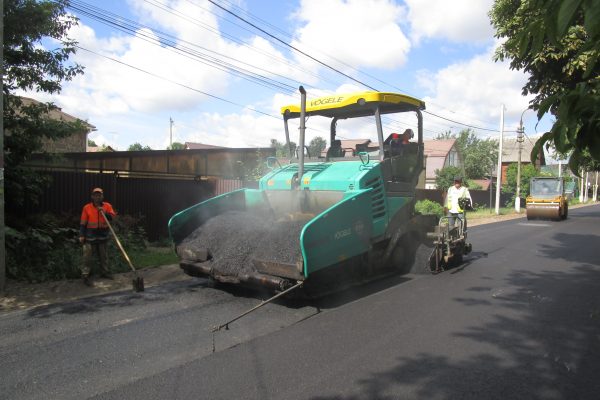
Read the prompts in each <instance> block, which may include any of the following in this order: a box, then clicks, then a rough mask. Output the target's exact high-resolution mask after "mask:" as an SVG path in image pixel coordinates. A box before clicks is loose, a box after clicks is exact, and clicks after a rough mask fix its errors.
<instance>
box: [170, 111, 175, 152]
mask: <svg viewBox="0 0 600 400" xmlns="http://www.w3.org/2000/svg"><path fill="white" fill-rule="evenodd" d="M173 123H174V122H173V118H171V117H169V148H170V149H171V150H173Z"/></svg>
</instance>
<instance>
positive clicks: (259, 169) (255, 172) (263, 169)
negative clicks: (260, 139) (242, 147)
mask: <svg viewBox="0 0 600 400" xmlns="http://www.w3.org/2000/svg"><path fill="white" fill-rule="evenodd" d="M240 163H241V161H240ZM242 165H243V164H242ZM267 170H268V168H267V161H266V158H265V156H264V155H263V153H262V152H261V151H260V150H257V151H256V162H255V163H254V164H253V165H250V166H249V167H244V168H243V171H242V173H241V175H242V177H243V179H246V180H250V181H258V180H259V179H260V178H262V177H263V176H264V175H265V174H266V173H267Z"/></svg>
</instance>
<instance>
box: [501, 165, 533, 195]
mask: <svg viewBox="0 0 600 400" xmlns="http://www.w3.org/2000/svg"><path fill="white" fill-rule="evenodd" d="M535 176H540V173H539V171H538V170H537V169H536V168H535V166H533V165H532V164H521V197H525V196H527V195H528V194H529V182H530V181H531V178H533V177H535ZM502 191H503V192H507V193H513V194H516V193H517V163H513V164H510V165H509V166H508V168H507V169H506V183H504V184H503V185H502Z"/></svg>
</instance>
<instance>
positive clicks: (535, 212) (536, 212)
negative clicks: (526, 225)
mask: <svg viewBox="0 0 600 400" xmlns="http://www.w3.org/2000/svg"><path fill="white" fill-rule="evenodd" d="M527 219H553V220H559V219H560V204H558V203H547V204H534V203H529V204H527Z"/></svg>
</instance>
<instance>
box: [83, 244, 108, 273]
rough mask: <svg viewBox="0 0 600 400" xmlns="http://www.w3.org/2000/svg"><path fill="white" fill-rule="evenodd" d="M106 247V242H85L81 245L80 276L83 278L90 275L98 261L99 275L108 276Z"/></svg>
mask: <svg viewBox="0 0 600 400" xmlns="http://www.w3.org/2000/svg"><path fill="white" fill-rule="evenodd" d="M106 245H107V241H106V240H98V241H92V242H85V243H84V244H83V264H82V266H81V275H82V276H84V277H85V276H89V275H90V274H91V272H92V270H93V269H94V264H95V263H96V260H99V261H100V275H107V274H110V271H109V269H108V260H107V256H106Z"/></svg>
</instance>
